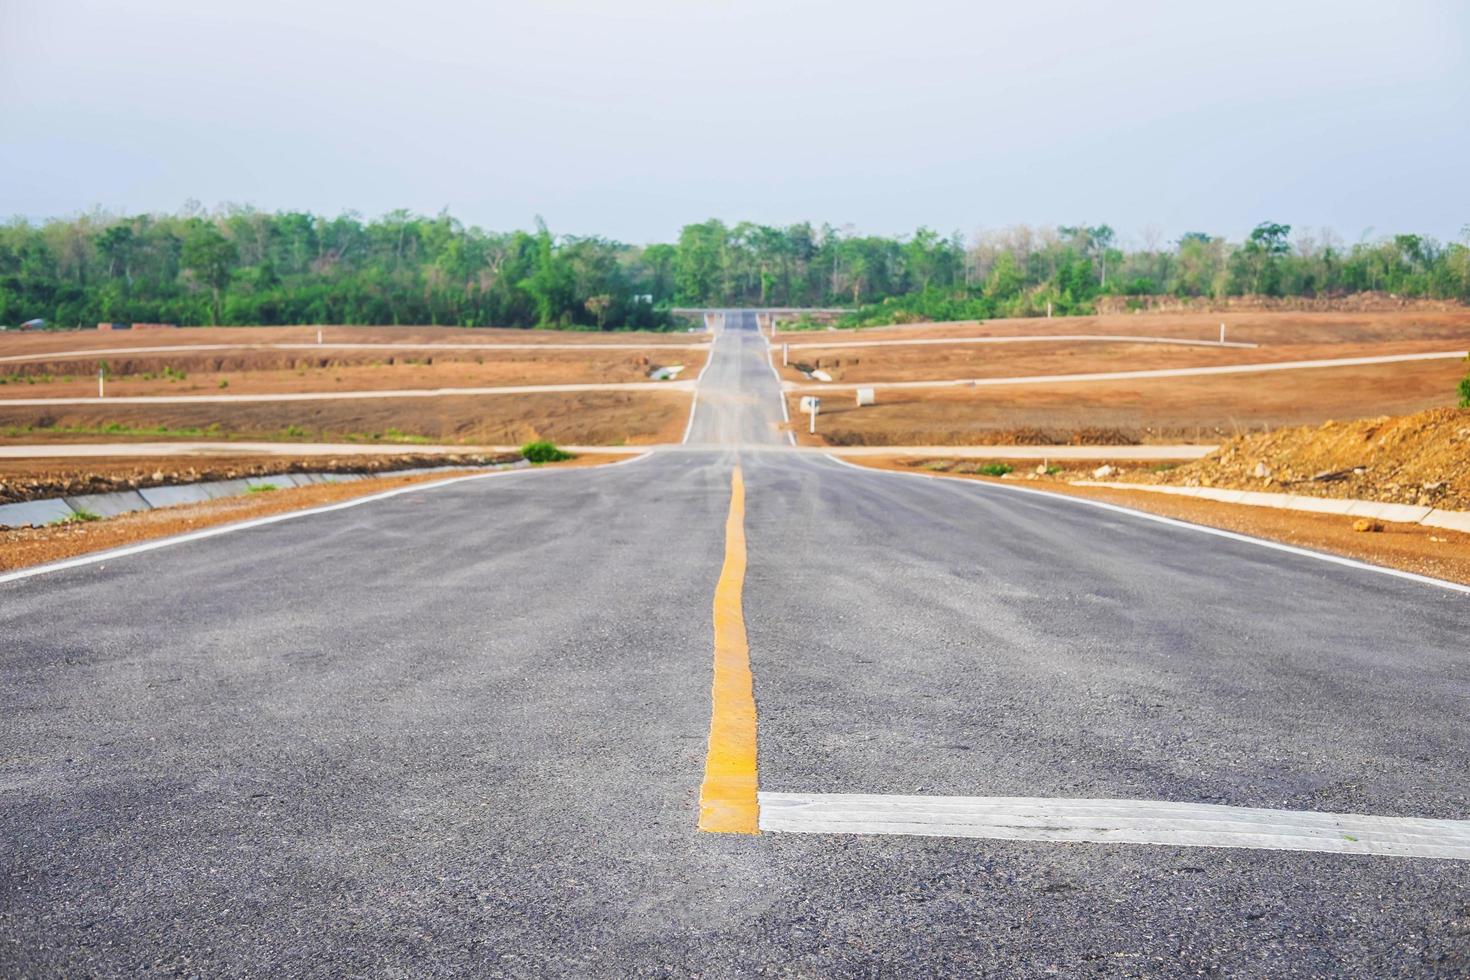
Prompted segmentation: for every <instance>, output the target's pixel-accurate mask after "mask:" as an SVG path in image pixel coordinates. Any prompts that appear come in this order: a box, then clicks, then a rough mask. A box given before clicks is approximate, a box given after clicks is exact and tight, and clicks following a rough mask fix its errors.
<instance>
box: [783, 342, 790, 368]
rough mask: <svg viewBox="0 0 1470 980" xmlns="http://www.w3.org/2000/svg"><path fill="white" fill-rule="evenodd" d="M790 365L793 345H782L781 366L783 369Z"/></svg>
mask: <svg viewBox="0 0 1470 980" xmlns="http://www.w3.org/2000/svg"><path fill="white" fill-rule="evenodd" d="M790 363H791V345H790V344H782V345H781V366H782V367H785V366H786V365H788V364H790Z"/></svg>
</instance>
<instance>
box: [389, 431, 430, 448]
mask: <svg viewBox="0 0 1470 980" xmlns="http://www.w3.org/2000/svg"><path fill="white" fill-rule="evenodd" d="M382 440H383V441H384V442H409V443H415V444H418V445H424V444H426V443H428V442H430V439H429V438H428V436H416V435H413V434H412V433H409V432H400V431H398V430H397V429H387V430H385V431H384V432H383V435H382Z"/></svg>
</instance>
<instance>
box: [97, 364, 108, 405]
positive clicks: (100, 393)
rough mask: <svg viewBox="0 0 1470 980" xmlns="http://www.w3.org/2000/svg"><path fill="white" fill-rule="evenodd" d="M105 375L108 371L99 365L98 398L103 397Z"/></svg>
mask: <svg viewBox="0 0 1470 980" xmlns="http://www.w3.org/2000/svg"><path fill="white" fill-rule="evenodd" d="M105 376H106V372H105V371H104V370H103V369H102V367H101V366H100V365H99V366H98V368H97V397H98V398H101V397H103V389H102V382H103V378H104V377H105Z"/></svg>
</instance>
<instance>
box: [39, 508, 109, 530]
mask: <svg viewBox="0 0 1470 980" xmlns="http://www.w3.org/2000/svg"><path fill="white" fill-rule="evenodd" d="M100 520H102V515H101V514H94V513H92V512H91V511H90V510H87V509H86V508H83V509H82V510H78V511H74V512H72V513H70V514H68V515H66V516H65V517H58V518H57V519H56V520H54V521H52V522H51V526H52V527H56V526H58V525H65V524H90V523H91V522H92V521H100Z"/></svg>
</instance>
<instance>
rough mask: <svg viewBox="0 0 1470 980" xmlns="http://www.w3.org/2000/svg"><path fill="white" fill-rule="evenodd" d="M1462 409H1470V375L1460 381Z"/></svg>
mask: <svg viewBox="0 0 1470 980" xmlns="http://www.w3.org/2000/svg"><path fill="white" fill-rule="evenodd" d="M1460 407H1461V408H1470V374H1467V375H1465V377H1463V378H1461V379H1460Z"/></svg>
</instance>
